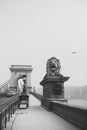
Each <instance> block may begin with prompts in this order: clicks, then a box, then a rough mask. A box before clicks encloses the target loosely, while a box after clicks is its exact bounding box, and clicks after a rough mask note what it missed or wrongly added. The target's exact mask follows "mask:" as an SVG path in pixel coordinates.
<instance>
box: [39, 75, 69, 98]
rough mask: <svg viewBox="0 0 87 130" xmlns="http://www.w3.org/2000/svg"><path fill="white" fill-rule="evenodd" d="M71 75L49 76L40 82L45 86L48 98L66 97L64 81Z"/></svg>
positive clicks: (44, 90)
mask: <svg viewBox="0 0 87 130" xmlns="http://www.w3.org/2000/svg"><path fill="white" fill-rule="evenodd" d="M68 79H69V77H64V76H48V77H46V78H44V79H43V80H42V81H41V82H40V84H41V85H42V86H43V96H44V97H46V98H64V82H65V81H67V80H68Z"/></svg>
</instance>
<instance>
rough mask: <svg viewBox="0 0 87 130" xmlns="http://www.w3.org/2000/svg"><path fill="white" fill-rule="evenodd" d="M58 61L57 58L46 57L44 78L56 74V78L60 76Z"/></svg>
mask: <svg viewBox="0 0 87 130" xmlns="http://www.w3.org/2000/svg"><path fill="white" fill-rule="evenodd" d="M60 69H61V65H60V61H59V59H57V58H55V57H52V58H50V59H48V61H47V64H46V72H47V73H46V75H45V77H44V78H46V77H49V76H57V77H58V78H61V77H62V74H60Z"/></svg>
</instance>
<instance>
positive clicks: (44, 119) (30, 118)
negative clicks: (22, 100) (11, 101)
mask: <svg viewBox="0 0 87 130" xmlns="http://www.w3.org/2000/svg"><path fill="white" fill-rule="evenodd" d="M40 105H41V103H40V101H39V100H38V99H36V98H35V97H34V96H32V95H30V97H29V108H27V109H26V107H25V106H24V105H21V109H18V110H17V111H16V112H15V114H14V115H13V117H12V118H11V120H10V122H8V125H7V128H6V129H5V130H80V128H78V127H76V126H74V125H73V124H71V123H70V122H68V121H66V120H64V119H63V118H61V117H59V116H58V115H56V114H55V113H53V112H48V111H47V110H45V109H43V108H42V107H41V106H40Z"/></svg>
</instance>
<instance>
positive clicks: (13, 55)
mask: <svg viewBox="0 0 87 130" xmlns="http://www.w3.org/2000/svg"><path fill="white" fill-rule="evenodd" d="M73 51H76V52H77V53H76V54H73V53H72V52H73ZM53 56H54V57H56V58H58V59H59V60H60V63H61V73H62V74H63V75H64V76H70V79H69V80H68V81H67V83H66V85H85V84H87V1H86V0H0V84H2V83H4V82H5V81H7V80H8V79H9V78H10V71H9V67H10V65H12V64H14V65H15V64H24V65H26V64H27V65H32V67H33V72H32V86H39V82H40V81H41V80H42V78H43V77H44V75H45V73H46V62H47V60H48V59H49V58H51V57H53Z"/></svg>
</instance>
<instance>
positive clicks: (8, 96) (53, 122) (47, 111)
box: [0, 57, 87, 130]
mask: <svg viewBox="0 0 87 130" xmlns="http://www.w3.org/2000/svg"><path fill="white" fill-rule="evenodd" d="M60 68H61V65H60V61H59V60H58V59H56V58H55V57H52V58H50V59H48V61H47V64H46V75H45V76H44V78H43V79H42V81H41V82H40V85H41V86H42V88H43V95H40V94H38V93H37V92H36V91H33V89H32V85H31V72H32V70H33V68H32V66H31V65H11V67H10V68H9V69H10V72H11V78H10V79H9V80H8V81H7V82H6V83H4V84H2V85H1V86H0V130H19V129H21V130H24V129H26V130H28V129H31V130H58V129H59V130H82V129H84V130H87V123H86V122H87V107H81V106H78V105H72V104H69V103H68V99H66V98H65V96H64V82H66V81H67V80H69V77H67V76H63V75H62V74H61V73H60ZM20 79H22V83H21V87H22V88H20V85H19V82H18V81H19V80H20ZM26 105H27V107H26Z"/></svg>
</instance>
